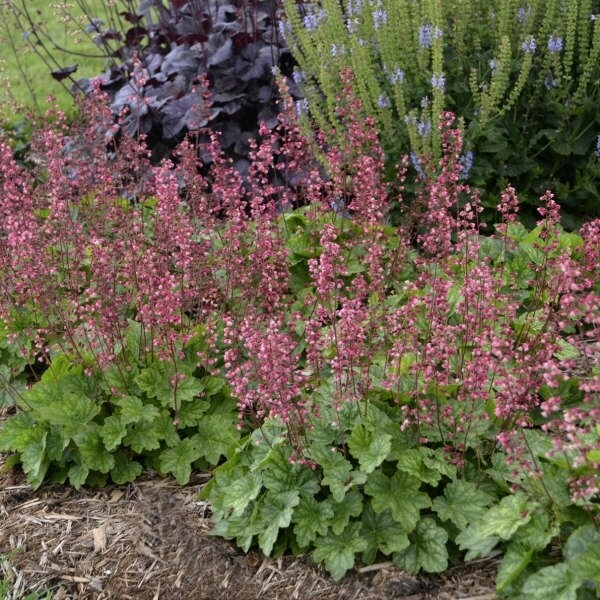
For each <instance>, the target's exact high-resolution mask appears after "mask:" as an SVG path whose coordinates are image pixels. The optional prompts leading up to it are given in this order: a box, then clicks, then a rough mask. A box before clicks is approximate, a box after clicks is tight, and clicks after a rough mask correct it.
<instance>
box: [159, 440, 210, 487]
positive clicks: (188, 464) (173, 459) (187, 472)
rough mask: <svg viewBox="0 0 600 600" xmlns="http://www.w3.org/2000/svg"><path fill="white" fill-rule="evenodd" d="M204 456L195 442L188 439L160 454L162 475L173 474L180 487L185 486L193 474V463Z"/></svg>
mask: <svg viewBox="0 0 600 600" xmlns="http://www.w3.org/2000/svg"><path fill="white" fill-rule="evenodd" d="M201 456H202V451H201V450H200V449H199V448H198V444H197V443H196V442H195V440H192V439H190V438H186V439H184V440H181V441H180V442H179V444H177V445H176V446H173V447H172V448H167V449H166V450H163V451H162V452H161V453H160V457H159V459H158V464H159V465H160V470H161V472H162V473H164V474H167V473H171V474H172V475H173V476H174V477H175V480H176V481H177V483H178V484H179V485H185V484H186V483H188V481H189V480H190V476H191V474H192V463H193V462H195V461H197V460H198V459H199V458H200V457H201Z"/></svg>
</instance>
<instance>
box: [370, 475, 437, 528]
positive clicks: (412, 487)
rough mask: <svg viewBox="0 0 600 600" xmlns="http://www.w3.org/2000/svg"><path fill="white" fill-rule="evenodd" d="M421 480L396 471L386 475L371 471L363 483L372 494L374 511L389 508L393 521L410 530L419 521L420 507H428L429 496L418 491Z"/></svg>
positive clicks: (429, 504) (378, 511) (429, 503)
mask: <svg viewBox="0 0 600 600" xmlns="http://www.w3.org/2000/svg"><path fill="white" fill-rule="evenodd" d="M420 486H421V482H420V481H419V480H418V479H417V478H416V477H413V476H412V475H409V474H408V473H404V472H402V471H397V472H396V473H394V475H393V476H392V477H388V476H387V475H385V474H384V473H382V472H381V471H376V472H374V473H372V474H371V475H370V477H369V480H368V481H367V484H366V485H365V493H366V494H368V495H369V496H372V500H371V503H372V505H373V508H374V510H375V512H377V513H380V512H383V511H385V510H389V511H390V512H391V514H392V517H393V518H394V520H395V521H397V522H398V523H400V525H402V527H404V529H405V531H406V532H410V531H412V530H413V529H414V528H415V526H416V525H417V523H418V521H419V514H420V511H421V509H422V508H429V507H430V506H431V500H430V499H429V496H428V495H427V494H425V493H423V492H420V491H419V487H420Z"/></svg>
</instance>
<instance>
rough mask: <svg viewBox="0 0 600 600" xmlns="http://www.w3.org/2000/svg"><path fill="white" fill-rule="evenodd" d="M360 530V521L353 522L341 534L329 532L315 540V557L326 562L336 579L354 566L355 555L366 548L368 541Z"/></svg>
mask: <svg viewBox="0 0 600 600" xmlns="http://www.w3.org/2000/svg"><path fill="white" fill-rule="evenodd" d="M360 530H361V524H360V523H352V524H351V525H349V526H348V527H346V528H345V529H344V531H343V532H342V533H341V534H340V535H334V534H328V535H325V536H321V537H318V538H317V539H316V540H315V549H314V551H313V558H314V560H315V561H316V562H322V563H324V565H325V568H326V569H327V570H328V571H329V572H330V573H331V576H332V577H333V578H334V579H335V580H339V579H341V578H342V577H343V576H344V575H345V574H346V571H348V570H349V569H352V567H354V557H355V555H356V554H357V553H358V552H362V551H363V550H366V548H367V542H366V540H365V539H364V538H363V537H362V535H361V533H360Z"/></svg>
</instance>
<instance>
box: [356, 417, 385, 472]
mask: <svg viewBox="0 0 600 600" xmlns="http://www.w3.org/2000/svg"><path fill="white" fill-rule="evenodd" d="M391 448H392V436H391V435H389V434H387V433H381V432H380V431H376V430H375V431H371V430H369V429H367V428H366V427H365V426H364V425H361V424H359V425H357V426H356V427H354V429H353V430H352V434H351V435H350V437H349V438H348V449H349V450H350V453H351V454H352V456H354V458H356V459H357V460H358V462H359V464H360V470H361V471H362V472H363V473H372V472H373V471H374V470H375V469H376V468H377V467H378V466H379V465H380V464H381V463H382V462H383V461H384V460H385V459H386V458H387V456H388V454H389V453H390V450H391Z"/></svg>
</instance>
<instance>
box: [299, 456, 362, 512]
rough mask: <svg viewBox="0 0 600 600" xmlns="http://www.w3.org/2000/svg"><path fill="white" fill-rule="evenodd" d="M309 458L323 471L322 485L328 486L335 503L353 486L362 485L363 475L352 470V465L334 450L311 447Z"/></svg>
mask: <svg viewBox="0 0 600 600" xmlns="http://www.w3.org/2000/svg"><path fill="white" fill-rule="evenodd" d="M310 457H311V458H313V459H314V460H316V461H317V463H318V464H319V465H320V466H321V468H322V469H323V479H322V480H321V483H322V485H326V486H329V489H330V490H331V495H332V496H333V499H334V500H335V501H336V502H340V501H341V500H342V499H343V498H344V495H345V494H346V491H347V490H348V489H350V488H351V487H352V486H353V485H356V484H361V483H364V481H365V479H366V477H365V475H364V473H357V472H356V471H354V470H353V468H352V464H351V463H350V462H349V461H347V460H346V459H345V458H344V457H343V456H342V454H341V453H340V452H338V451H337V450H336V449H335V448H334V449H330V448H328V447H318V446H317V447H313V448H312V449H311V452H310Z"/></svg>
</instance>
